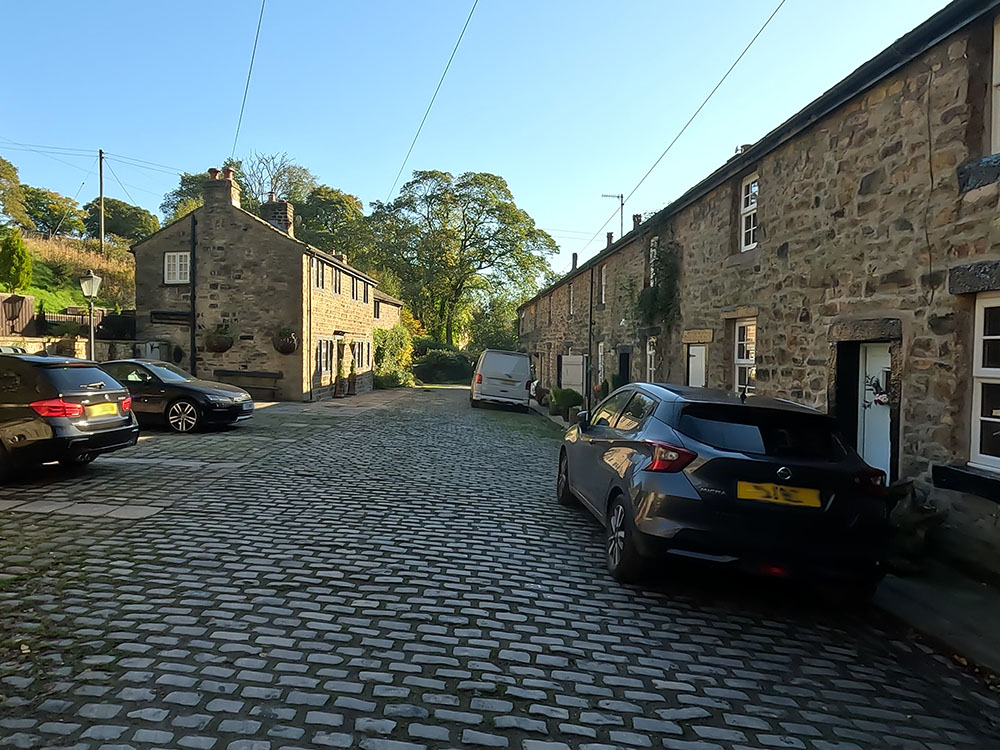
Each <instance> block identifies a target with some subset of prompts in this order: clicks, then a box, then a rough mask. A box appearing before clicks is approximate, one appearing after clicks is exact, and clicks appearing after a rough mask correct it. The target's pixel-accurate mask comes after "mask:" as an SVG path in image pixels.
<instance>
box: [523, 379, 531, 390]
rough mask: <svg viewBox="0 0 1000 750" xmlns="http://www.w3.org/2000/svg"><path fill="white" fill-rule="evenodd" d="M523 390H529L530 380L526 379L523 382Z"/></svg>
mask: <svg viewBox="0 0 1000 750" xmlns="http://www.w3.org/2000/svg"><path fill="white" fill-rule="evenodd" d="M524 390H526V391H530V390H531V381H530V380H528V381H526V382H525V383H524Z"/></svg>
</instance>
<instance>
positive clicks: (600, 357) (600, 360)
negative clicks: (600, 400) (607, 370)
mask: <svg viewBox="0 0 1000 750" xmlns="http://www.w3.org/2000/svg"><path fill="white" fill-rule="evenodd" d="M603 382H604V342H603V341H598V342H597V386H598V387H600V386H601V384H602V383H603Z"/></svg>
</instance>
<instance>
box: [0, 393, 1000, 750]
mask: <svg viewBox="0 0 1000 750" xmlns="http://www.w3.org/2000/svg"><path fill="white" fill-rule="evenodd" d="M348 409H349V410H350V411H348ZM351 412H356V413H354V414H351ZM560 437H561V432H560V430H558V429H557V428H555V427H554V426H553V425H552V424H551V423H550V422H549V421H547V420H544V419H541V418H540V417H538V416H537V415H534V414H521V413H515V412H511V411H505V410H499V409H476V410H472V409H470V408H469V406H468V391H467V390H466V389H463V388H431V389H410V390H400V391H394V392H391V393H390V394H389V395H382V394H371V395H362V396H357V397H354V398H353V399H346V400H345V405H344V406H343V407H340V406H330V405H327V404H276V405H273V406H268V407H266V408H260V409H258V410H257V412H256V415H255V417H254V419H253V420H250V421H248V422H246V423H243V424H241V425H239V426H238V427H237V428H235V429H229V430H218V431H212V432H207V433H202V434H197V435H183V436H178V435H173V434H169V433H166V432H157V431H155V430H148V431H144V434H143V439H142V440H141V441H140V442H139V444H138V445H137V446H135V447H133V448H130V449H128V450H125V451H121V452H120V453H118V454H115V456H114V457H110V458H116V459H125V460H104V459H100V458H99V459H98V460H97V461H95V462H94V463H93V464H92V465H90V466H89V467H88V469H87V470H86V471H83V472H80V471H75V472H68V471H65V470H62V469H60V468H59V467H43V469H42V470H41V471H39V472H37V473H35V474H32V475H25V476H22V477H18V478H15V480H14V482H13V483H12V484H10V485H8V486H5V487H3V488H0V503H4V505H0V746H2V747H7V746H10V747H25V748H43V747H62V748H67V747H78V748H81V750H89V749H91V748H93V750H98V749H99V748H102V747H117V746H121V747H133V748H154V747H179V748H196V749H197V748H204V749H205V750H215V749H217V748H231V749H233V750H241V749H244V748H271V749H273V750H279V748H296V747H301V748H323V747H335V748H337V747H339V748H354V747H360V748H372V749H373V750H408V749H411V748H428V749H429V750H430V749H432V748H447V747H459V746H461V747H468V748H476V747H479V748H490V747H497V748H511V749H512V750H557V749H558V750H561V749H563V748H593V749H594V750H597V749H598V748H641V747H657V748H724V749H727V750H728V749H729V748H741V747H754V748H771V747H787V748H805V750H830V749H831V748H859V747H860V748H874V747H898V748H914V749H915V750H936V749H938V748H946V747H947V748H969V749H970V750H973V749H976V748H990V747H1000V726H998V724H997V721H998V718H1000V702H998V696H997V694H996V693H993V692H991V691H990V690H989V689H987V688H986V686H985V685H984V684H983V683H982V682H981V681H978V680H976V679H974V678H973V676H971V675H970V674H969V673H968V672H967V671H964V670H962V669H960V668H958V667H957V666H956V665H955V664H954V663H953V662H952V660H951V658H950V655H949V654H946V653H941V652H939V651H937V650H935V649H934V648H933V647H932V646H931V645H928V644H926V643H922V642H920V641H918V640H913V639H911V638H909V637H908V634H907V632H906V631H905V630H904V629H903V628H902V627H901V626H900V625H899V624H898V623H897V621H896V620H894V619H891V618H887V617H885V616H884V615H882V614H881V613H880V612H879V611H878V610H877V609H875V608H872V609H867V610H861V611H857V612H846V611H839V610H836V609H833V608H831V607H829V606H824V605H822V604H820V603H817V602H815V601H811V600H810V599H809V597H807V596H806V595H805V594H804V593H803V592H801V591H793V590H791V589H790V588H788V587H781V586H779V585H778V584H776V583H774V582H771V581H752V580H747V579H739V580H736V579H732V578H731V577H730V576H728V575H722V574H718V573H708V572H705V571H696V570H695V569H694V568H693V567H692V566H683V567H681V566H677V567H674V566H670V567H664V568H663V570H662V571H660V573H659V574H658V575H656V576H654V577H653V578H652V579H651V580H650V581H649V582H647V583H646V584H644V585H643V586H639V587H627V586H622V585H620V584H618V583H616V582H615V581H613V580H612V579H611V578H610V577H609V576H608V575H607V573H606V571H605V569H604V565H603V529H602V528H601V526H600V525H599V524H598V523H597V522H596V521H595V520H594V519H593V518H592V517H591V516H590V515H589V514H588V513H587V512H586V511H584V510H583V509H582V508H579V507H578V508H564V507H562V506H559V505H558V504H557V503H556V501H555V497H554V474H555V466H556V459H557V456H558V450H559V440H560ZM46 504H47V505H46ZM94 504H98V505H105V506H109V507H112V508H113V509H112V510H109V511H108V512H107V513H105V514H104V515H100V516H91V515H67V514H65V513H56V512H51V511H54V510H55V509H56V508H60V509H68V510H71V509H72V508H73V506H74V505H78V506H82V507H84V508H86V507H88V506H90V505H94ZM31 505H35V506H36V507H47V508H49V511H50V512H44V513H43V512H34V513H33V512H19V511H20V509H21V508H22V507H24V506H31Z"/></svg>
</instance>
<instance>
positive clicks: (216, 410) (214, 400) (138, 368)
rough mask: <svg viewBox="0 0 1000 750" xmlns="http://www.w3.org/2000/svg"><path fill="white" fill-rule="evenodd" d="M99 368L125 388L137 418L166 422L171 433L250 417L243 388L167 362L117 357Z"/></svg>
mask: <svg viewBox="0 0 1000 750" xmlns="http://www.w3.org/2000/svg"><path fill="white" fill-rule="evenodd" d="M101 367H103V368H104V369H105V370H106V371H107V372H108V373H110V374H111V376H112V377H114V378H115V379H116V380H119V381H121V382H122V383H124V384H125V386H126V387H127V388H128V390H129V393H131V394H132V409H133V411H135V415H136V416H137V417H138V418H139V419H140V420H142V421H147V420H149V421H156V422H161V423H165V424H166V425H167V427H169V428H170V429H171V430H173V431H174V432H191V431H192V430H196V429H198V428H199V427H203V426H206V425H228V424H235V423H236V422H242V421H243V420H244V419H250V417H252V416H253V399H252V398H250V394H249V393H247V392H246V391H244V390H243V389H242V388H238V387H236V386H235V385H226V384H225V383H216V382H215V381H212V380H200V379H198V378H196V377H194V376H192V375H190V374H189V373H187V372H185V371H184V370H182V369H180V368H179V367H175V366H174V365H172V364H170V363H169V362H160V361H158V360H155V359H116V360H114V361H112V362H103V363H102V364H101Z"/></svg>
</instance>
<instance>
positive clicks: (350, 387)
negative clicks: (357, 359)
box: [347, 353, 358, 396]
mask: <svg viewBox="0 0 1000 750" xmlns="http://www.w3.org/2000/svg"><path fill="white" fill-rule="evenodd" d="M357 392H358V372H357V370H356V369H355V366H354V355H353V353H352V355H351V371H350V373H349V374H348V376H347V395H348V396H354V395H355V394H357Z"/></svg>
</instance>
